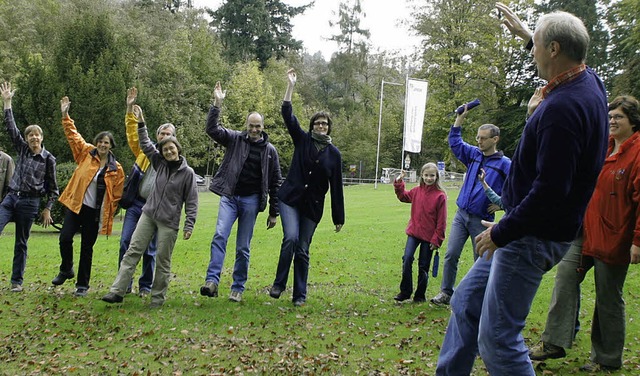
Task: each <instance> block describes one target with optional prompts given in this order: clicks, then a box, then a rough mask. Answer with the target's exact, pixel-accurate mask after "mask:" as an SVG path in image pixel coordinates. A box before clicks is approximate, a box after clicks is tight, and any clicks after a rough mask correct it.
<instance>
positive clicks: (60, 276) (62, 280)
mask: <svg viewBox="0 0 640 376" xmlns="http://www.w3.org/2000/svg"><path fill="white" fill-rule="evenodd" d="M73 277H75V274H73V272H72V273H70V274H65V273H58V275H57V276H56V277H55V278H54V279H53V281H51V283H53V284H54V285H56V286H60V285H61V284H63V283H65V281H66V280H67V279H71V278H73Z"/></svg>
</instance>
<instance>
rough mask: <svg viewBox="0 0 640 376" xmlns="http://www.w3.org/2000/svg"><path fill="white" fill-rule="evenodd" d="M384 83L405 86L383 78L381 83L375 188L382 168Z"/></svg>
mask: <svg viewBox="0 0 640 376" xmlns="http://www.w3.org/2000/svg"><path fill="white" fill-rule="evenodd" d="M384 84H388V85H396V86H404V84H399V83H396V82H387V81H385V80H382V82H381V83H380V113H379V115H378V148H377V150H376V180H375V182H374V183H373V188H374V189H378V170H379V168H380V166H379V164H380V135H381V132H382V99H383V98H384Z"/></svg>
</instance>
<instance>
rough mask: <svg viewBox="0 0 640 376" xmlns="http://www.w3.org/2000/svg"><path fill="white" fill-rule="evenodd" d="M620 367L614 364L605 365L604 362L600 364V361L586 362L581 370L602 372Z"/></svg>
mask: <svg viewBox="0 0 640 376" xmlns="http://www.w3.org/2000/svg"><path fill="white" fill-rule="evenodd" d="M619 369H620V367H612V366H605V365H604V364H599V363H594V362H591V363H588V364H585V365H584V366H582V367H580V371H582V372H600V371H605V372H606V371H617V370H619Z"/></svg>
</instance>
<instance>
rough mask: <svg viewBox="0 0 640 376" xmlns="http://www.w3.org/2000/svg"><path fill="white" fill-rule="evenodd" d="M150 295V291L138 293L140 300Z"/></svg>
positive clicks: (145, 290)
mask: <svg viewBox="0 0 640 376" xmlns="http://www.w3.org/2000/svg"><path fill="white" fill-rule="evenodd" d="M149 295H151V291H149V290H147V289H144V290H140V291H139V292H138V296H139V297H141V298H146V297H147V296H149Z"/></svg>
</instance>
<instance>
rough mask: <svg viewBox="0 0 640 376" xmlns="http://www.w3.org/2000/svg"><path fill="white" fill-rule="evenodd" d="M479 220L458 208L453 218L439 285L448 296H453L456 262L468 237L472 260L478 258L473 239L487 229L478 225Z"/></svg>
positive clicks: (479, 218)
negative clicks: (471, 247)
mask: <svg viewBox="0 0 640 376" xmlns="http://www.w3.org/2000/svg"><path fill="white" fill-rule="evenodd" d="M481 220H482V218H481V217H478V216H476V215H473V214H471V213H469V212H467V211H466V210H463V209H460V208H458V210H457V211H456V215H455V216H454V217H453V222H452V223H451V231H450V232H449V241H448V243H447V252H446V253H445V255H444V267H443V271H442V284H441V285H440V290H441V291H442V292H444V293H446V294H447V295H449V296H451V295H453V285H455V283H456V275H457V274H458V260H460V255H461V254H462V248H464V244H465V243H466V242H467V239H468V238H469V237H471V245H472V246H473V259H474V260H475V259H477V257H478V255H477V254H476V240H475V238H476V236H478V234H480V233H481V232H482V231H484V230H486V229H487V228H486V227H484V226H483V225H482V223H480V221H481Z"/></svg>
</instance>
